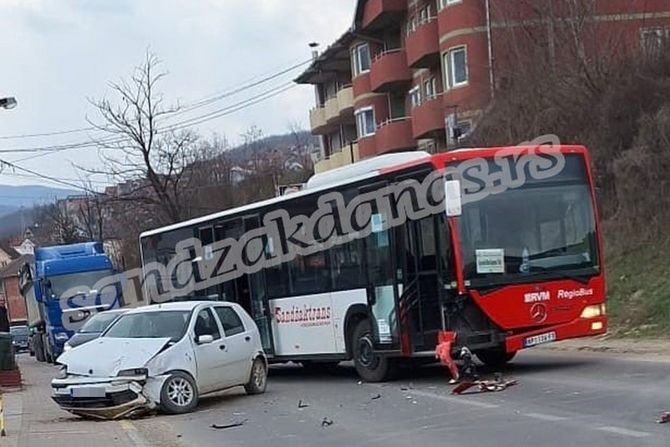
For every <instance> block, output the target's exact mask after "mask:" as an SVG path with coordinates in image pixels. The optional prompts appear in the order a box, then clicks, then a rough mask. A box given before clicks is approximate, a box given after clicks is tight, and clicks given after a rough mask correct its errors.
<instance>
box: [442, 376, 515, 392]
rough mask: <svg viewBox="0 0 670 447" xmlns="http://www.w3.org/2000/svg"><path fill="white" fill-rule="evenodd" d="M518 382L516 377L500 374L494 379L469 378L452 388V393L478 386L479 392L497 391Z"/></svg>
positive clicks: (477, 390)
mask: <svg viewBox="0 0 670 447" xmlns="http://www.w3.org/2000/svg"><path fill="white" fill-rule="evenodd" d="M517 383H518V382H517V380H516V379H503V378H502V377H501V376H500V375H496V377H495V378H494V379H492V380H468V381H464V382H461V383H460V384H459V385H457V386H456V387H455V388H454V389H453V390H452V392H451V394H459V395H460V394H463V393H464V392H465V391H467V390H469V389H471V388H476V392H478V393H486V392H490V393H495V392H498V391H503V390H505V389H507V388H509V387H511V386H513V385H516V384H517Z"/></svg>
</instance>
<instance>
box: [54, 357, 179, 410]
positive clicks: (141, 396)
mask: <svg viewBox="0 0 670 447" xmlns="http://www.w3.org/2000/svg"><path fill="white" fill-rule="evenodd" d="M165 378H166V376H159V377H148V371H147V370H146V369H143V368H140V369H137V370H129V371H121V372H120V373H119V374H118V375H117V376H116V377H91V376H81V375H76V374H67V372H66V370H65V368H64V369H63V371H62V372H61V374H60V375H59V376H58V377H57V378H55V379H53V380H52V382H51V386H52V389H53V396H52V398H53V400H54V401H55V402H56V403H57V404H58V405H59V406H60V407H61V408H62V409H63V410H66V411H69V412H71V413H73V414H76V415H79V416H85V417H91V418H97V419H120V418H124V417H131V416H135V415H139V414H142V413H146V412H148V411H151V410H153V409H154V408H156V407H157V405H158V402H159V401H160V397H159V395H160V388H161V386H162V383H163V381H164V380H165Z"/></svg>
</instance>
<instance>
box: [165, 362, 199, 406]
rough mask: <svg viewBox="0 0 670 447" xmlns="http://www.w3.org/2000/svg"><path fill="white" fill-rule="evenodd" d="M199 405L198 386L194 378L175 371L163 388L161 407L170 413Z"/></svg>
mask: <svg viewBox="0 0 670 447" xmlns="http://www.w3.org/2000/svg"><path fill="white" fill-rule="evenodd" d="M196 406H198V388H197V387H196V385H195V381H194V380H193V378H192V377H191V376H190V375H188V374H186V373H184V372H181V371H175V372H173V373H171V374H170V377H168V378H167V380H165V382H164V383H163V387H162V388H161V408H162V410H163V411H165V412H166V413H169V414H181V413H188V412H191V411H193V409H195V407H196Z"/></svg>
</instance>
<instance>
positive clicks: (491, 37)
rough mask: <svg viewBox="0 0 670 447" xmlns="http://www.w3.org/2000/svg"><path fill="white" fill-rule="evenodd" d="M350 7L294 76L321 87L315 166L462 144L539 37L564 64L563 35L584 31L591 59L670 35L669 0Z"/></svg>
mask: <svg viewBox="0 0 670 447" xmlns="http://www.w3.org/2000/svg"><path fill="white" fill-rule="evenodd" d="M324 13H327V12H324ZM354 15H355V18H354V23H353V25H352V27H351V28H350V29H349V30H347V31H346V32H345V33H344V34H343V35H342V36H341V37H340V38H339V39H337V41H336V42H334V43H332V44H331V45H330V46H328V47H327V48H326V49H325V50H324V51H322V52H321V53H316V52H315V54H314V60H313V62H312V64H311V65H310V66H309V68H308V69H307V70H306V71H305V72H304V73H302V74H301V75H300V76H299V77H298V78H297V79H296V82H298V83H302V84H312V85H314V87H315V96H316V107H315V108H314V109H312V110H311V111H310V125H311V130H312V133H313V134H315V135H320V136H321V144H322V152H323V155H324V159H323V160H321V161H320V162H318V163H316V164H315V171H316V172H322V171H325V170H329V169H333V168H336V167H339V166H343V165H345V164H348V163H352V162H354V161H356V160H359V159H363V158H368V157H372V156H375V155H379V154H384V153H389V152H395V151H405V150H415V149H422V150H428V151H431V152H434V151H444V150H448V149H450V148H454V147H457V146H458V144H459V142H460V141H461V139H463V138H464V137H466V136H467V135H468V133H469V132H470V131H471V130H472V129H473V128H474V127H475V126H476V124H477V121H478V119H479V118H480V117H481V116H482V115H483V114H484V113H485V111H486V107H487V105H488V104H490V103H491V101H492V100H493V99H494V97H495V92H496V90H497V89H500V88H504V86H505V84H506V82H508V81H509V80H510V79H512V78H513V77H514V76H515V75H516V74H517V73H519V72H521V71H523V69H524V67H523V66H522V65H523V64H519V60H520V59H519V57H518V56H519V54H521V55H523V53H524V52H525V51H526V50H527V49H528V48H530V47H531V46H533V47H538V42H539V43H540V45H539V47H540V48H542V50H543V51H546V54H547V57H550V58H552V59H554V60H556V63H560V62H561V60H562V59H561V52H562V51H566V52H567V51H568V50H567V49H565V48H562V46H561V45H560V42H561V40H560V39H559V35H561V33H563V36H566V35H568V34H566V33H572V35H574V36H575V39H583V42H582V41H579V51H580V52H582V51H583V53H584V60H585V61H588V58H589V57H590V55H591V54H604V53H605V52H606V51H609V52H612V53H617V54H620V53H623V52H629V51H639V50H640V48H647V49H650V48H652V49H653V48H655V47H659V46H660V45H661V44H663V42H664V41H665V40H668V39H669V38H670V31H669V30H670V2H668V1H667V0H575V1H565V0H537V1H536V0H534V1H528V0H359V1H358V3H357V6H356V10H355V14H354ZM577 24H579V27H578V26H577ZM531 43H532V45H528V44H531ZM605 47H606V48H605ZM512 55H514V56H515V57H512ZM575 69H578V67H576V68H575Z"/></svg>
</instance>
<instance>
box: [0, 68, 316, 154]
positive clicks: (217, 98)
mask: <svg viewBox="0 0 670 447" xmlns="http://www.w3.org/2000/svg"><path fill="white" fill-rule="evenodd" d="M310 62H312V59H308V60H306V61H302V62H300V63H297V64H294V65H291V66H290V67H288V68H285V69H282V70H280V71H279V72H276V73H273V74H271V75H269V76H265V77H263V78H261V79H259V80H258V81H254V82H250V83H247V84H243V85H242V86H240V87H236V88H234V89H232V90H229V91H224V92H223V93H219V94H215V95H213V96H210V97H205V98H203V99H201V100H198V101H195V102H194V103H192V104H190V105H187V106H185V107H184V108H183V109H180V110H178V111H176V112H175V113H174V116H177V115H181V114H184V113H188V112H190V111H191V110H195V109H198V108H201V107H204V106H207V105H209V104H212V103H214V102H216V101H220V100H221V99H224V98H228V97H230V96H234V95H236V94H238V93H241V92H243V91H245V90H248V89H251V88H254V87H257V86H259V85H261V84H264V83H266V82H269V81H271V80H274V79H276V78H278V77H280V76H283V75H285V74H287V73H290V72H291V71H293V70H295V69H297V68H300V67H302V66H304V65H306V64H308V63H310ZM94 130H99V129H97V128H96V127H94V126H90V127H82V128H78V129H70V130H61V131H54V132H42V133H34V134H21V135H7V136H0V140H17V139H26V138H38V137H48V136H56V135H65V134H72V133H82V132H89V131H94ZM74 144H81V143H74ZM28 150H30V149H28ZM28 150H26V151H28ZM16 151H17V150H14V152H16ZM18 151H21V150H20V149H19V150H18ZM6 152H7V151H0V153H6Z"/></svg>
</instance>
